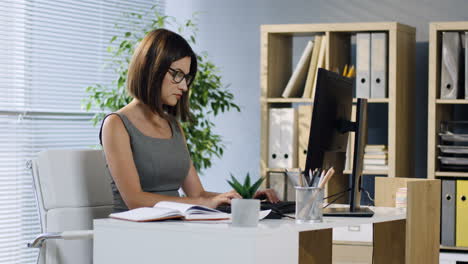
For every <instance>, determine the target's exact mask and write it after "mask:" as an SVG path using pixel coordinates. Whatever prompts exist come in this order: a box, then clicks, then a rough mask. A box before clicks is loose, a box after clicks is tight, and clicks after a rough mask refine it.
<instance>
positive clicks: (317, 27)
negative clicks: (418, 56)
mask: <svg viewBox="0 0 468 264" xmlns="http://www.w3.org/2000/svg"><path fill="white" fill-rule="evenodd" d="M261 31H263V32H269V33H281V34H300V33H315V32H327V31H329V32H361V31H403V32H408V33H411V34H415V32H416V29H415V28H413V27H410V26H407V25H404V24H400V23H397V22H377V23H376V22H370V23H366V22H363V23H328V24H325V23H324V24H274V25H262V26H261Z"/></svg>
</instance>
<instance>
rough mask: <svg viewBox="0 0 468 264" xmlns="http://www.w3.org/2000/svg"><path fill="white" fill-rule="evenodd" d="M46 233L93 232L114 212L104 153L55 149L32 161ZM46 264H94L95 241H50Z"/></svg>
mask: <svg viewBox="0 0 468 264" xmlns="http://www.w3.org/2000/svg"><path fill="white" fill-rule="evenodd" d="M32 172H33V173H32V174H33V179H34V188H35V193H36V197H37V201H38V207H39V213H40V217H41V227H42V232H43V233H47V232H62V231H70V230H90V229H93V226H92V224H93V219H96V218H105V217H107V216H108V215H109V213H110V212H111V211H112V203H113V198H112V190H111V185H110V182H111V179H110V177H109V176H108V175H107V173H106V162H105V158H104V155H103V152H102V151H101V150H92V149H51V150H46V151H43V152H41V153H39V155H38V157H37V158H36V159H34V160H33V161H32ZM39 263H42V264H59V263H60V264H75V263H76V264H78V263H79V264H84V263H92V240H67V241H63V240H49V241H47V242H46V243H45V247H44V248H43V249H42V250H41V255H40V261H39Z"/></svg>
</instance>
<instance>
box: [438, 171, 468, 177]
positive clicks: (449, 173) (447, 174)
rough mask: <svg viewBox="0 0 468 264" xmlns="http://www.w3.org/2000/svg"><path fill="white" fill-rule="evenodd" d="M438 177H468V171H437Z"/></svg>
mask: <svg viewBox="0 0 468 264" xmlns="http://www.w3.org/2000/svg"><path fill="white" fill-rule="evenodd" d="M435 176H436V177H441V178H443V177H461V178H468V172H456V171H436V173H435Z"/></svg>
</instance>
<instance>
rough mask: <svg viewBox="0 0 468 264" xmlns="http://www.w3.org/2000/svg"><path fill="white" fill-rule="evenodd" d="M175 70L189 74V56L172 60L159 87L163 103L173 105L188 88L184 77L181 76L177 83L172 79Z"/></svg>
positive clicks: (175, 72)
mask: <svg viewBox="0 0 468 264" xmlns="http://www.w3.org/2000/svg"><path fill="white" fill-rule="evenodd" d="M177 71H179V73H178V74H179V75H181V74H189V72H190V57H184V58H182V59H180V60H176V61H174V62H173V63H172V64H171V66H170V69H169V70H168V71H167V73H166V75H165V76H164V80H163V82H162V87H161V100H162V103H163V104H165V105H169V106H175V105H176V104H177V102H178V101H179V100H180V98H181V97H182V94H183V93H185V92H187V90H188V87H187V85H188V83H187V80H186V78H183V79H182V81H181V82H179V83H177V82H175V81H174V76H175V75H176V74H177Z"/></svg>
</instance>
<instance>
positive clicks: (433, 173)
mask: <svg viewBox="0 0 468 264" xmlns="http://www.w3.org/2000/svg"><path fill="white" fill-rule="evenodd" d="M444 31H468V21H465V22H433V23H430V26H429V74H428V75H429V83H428V86H429V87H428V129H427V137H428V139H427V175H428V178H430V179H442V180H443V179H455V180H457V179H468V172H462V171H443V170H442V169H441V168H440V166H439V165H440V164H439V161H438V159H437V156H438V155H439V151H438V149H437V145H439V136H438V133H439V127H440V124H441V122H442V121H445V120H453V118H454V115H453V113H454V110H455V109H457V108H459V107H465V108H466V107H467V106H465V105H468V100H465V99H451V100H447V99H441V98H440V80H441V74H440V69H441V58H442V51H441V50H442V32H444ZM462 78H463V75H462ZM466 119H467V120H468V118H466ZM440 249H443V250H455V251H468V248H462V247H447V246H441V247H440Z"/></svg>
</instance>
